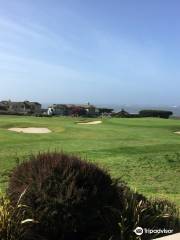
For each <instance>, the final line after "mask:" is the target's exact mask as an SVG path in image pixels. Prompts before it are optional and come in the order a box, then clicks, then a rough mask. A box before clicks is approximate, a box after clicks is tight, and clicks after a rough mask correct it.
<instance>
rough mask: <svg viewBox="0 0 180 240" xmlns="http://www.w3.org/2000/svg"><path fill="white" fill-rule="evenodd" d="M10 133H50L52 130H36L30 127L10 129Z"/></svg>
mask: <svg viewBox="0 0 180 240" xmlns="http://www.w3.org/2000/svg"><path fill="white" fill-rule="evenodd" d="M8 130H9V131H13V132H19V133H21V132H22V133H50V132H51V130H49V129H48V128H35V127H28V128H9V129H8Z"/></svg>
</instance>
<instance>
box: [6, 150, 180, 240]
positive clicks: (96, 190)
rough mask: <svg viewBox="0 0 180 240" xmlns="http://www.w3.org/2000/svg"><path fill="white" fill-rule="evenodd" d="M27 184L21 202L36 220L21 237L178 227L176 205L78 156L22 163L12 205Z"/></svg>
mask: <svg viewBox="0 0 180 240" xmlns="http://www.w3.org/2000/svg"><path fill="white" fill-rule="evenodd" d="M25 189H26V192H25V194H24V195H23V197H22V198H21V202H22V204H25V205H26V206H29V207H30V208H31V209H32V212H33V218H34V219H36V220H37V221H38V224H33V225H32V224H31V225H27V228H26V231H25V234H24V235H23V238H22V239H21V240H27V239H28V240H35V239H41V240H50V239H52V240H66V239H67V240H71V239H73V240H76V239H77V240H81V239H82V240H90V239H91V240H135V239H137V240H138V239H140V238H139V237H138V236H136V235H135V233H134V232H133V230H134V229H135V228H136V227H142V228H150V229H159V228H167V229H173V230H174V232H178V230H180V229H179V219H178V217H179V216H178V211H177V209H176V207H175V206H174V205H173V204H171V203H169V202H167V201H162V200H152V201H149V200H147V199H146V198H145V197H144V196H142V195H141V194H138V193H136V192H133V191H131V190H130V189H129V188H128V187H127V186H126V185H125V184H124V183H123V182H121V181H115V180H112V179H111V177H110V175H109V174H108V173H107V172H106V171H104V170H102V169H100V168H99V167H97V166H96V165H94V164H91V163H88V162H86V161H82V160H81V159H80V158H78V157H75V156H71V155H66V154H63V153H56V152H55V153H44V154H39V155H38V156H32V157H31V158H30V160H29V161H27V162H23V163H22V164H20V165H18V166H17V167H16V168H15V169H14V170H13V172H12V174H11V177H10V181H9V187H8V195H9V197H10V199H11V203H12V204H13V206H16V205H17V203H18V199H19V196H20V194H21V193H22V192H23V191H24V190H25ZM37 236H39V238H38V237H37ZM154 237H156V236H155V235H153V236H152V235H143V237H141V239H153V238H154Z"/></svg>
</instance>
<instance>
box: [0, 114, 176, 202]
mask: <svg viewBox="0 0 180 240" xmlns="http://www.w3.org/2000/svg"><path fill="white" fill-rule="evenodd" d="M81 120H82V119H81V118H78V119H77V118H70V117H59V118H58V117H54V118H36V117H19V116H0V170H6V169H10V168H12V167H13V166H14V165H15V164H16V159H17V158H20V159H22V157H23V156H26V155H28V154H30V153H37V152H39V151H48V150H64V151H66V152H72V153H76V154H79V155H81V156H82V157H85V158H88V159H89V160H90V161H95V162H98V164H100V165H101V166H104V167H106V168H108V170H110V172H111V174H112V175H113V176H114V177H122V179H124V180H125V181H126V182H127V183H128V184H129V185H130V186H131V187H132V188H136V189H137V190H138V191H140V192H141V193H143V194H145V195H146V196H157V197H166V198H167V199H170V200H171V201H175V202H176V203H177V204H178V205H180V186H179V179H180V155H178V154H177V153H179V154H180V135H177V134H174V131H178V130H180V121H179V120H164V119H155V118H154V119H153V118H146V119H145V118H144V119H125V118H122V119H117V118H112V119H103V123H102V124H98V125H78V124H76V122H77V121H81ZM90 120H92V119H90ZM93 120H94V119H93ZM10 127H48V128H49V129H50V130H52V131H53V132H52V133H50V134H24V133H15V132H10V131H8V130H7V129H8V128H10ZM4 187H5V185H4V184H1V188H4Z"/></svg>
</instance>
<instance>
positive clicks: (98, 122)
mask: <svg viewBox="0 0 180 240" xmlns="http://www.w3.org/2000/svg"><path fill="white" fill-rule="evenodd" d="M100 123H102V121H92V122H79V123H78V124H81V125H93V124H100Z"/></svg>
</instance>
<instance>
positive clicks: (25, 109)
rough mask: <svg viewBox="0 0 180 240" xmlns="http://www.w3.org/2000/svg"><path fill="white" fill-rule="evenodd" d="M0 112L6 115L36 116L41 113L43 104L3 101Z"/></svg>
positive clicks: (0, 103) (0, 104)
mask: <svg viewBox="0 0 180 240" xmlns="http://www.w3.org/2000/svg"><path fill="white" fill-rule="evenodd" d="M0 111H1V113H5V114H36V113H40V112H41V104H40V103H38V102H29V101H24V102H12V101H1V102H0Z"/></svg>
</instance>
